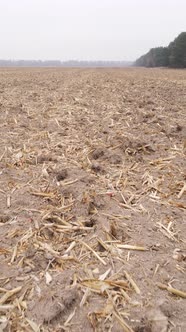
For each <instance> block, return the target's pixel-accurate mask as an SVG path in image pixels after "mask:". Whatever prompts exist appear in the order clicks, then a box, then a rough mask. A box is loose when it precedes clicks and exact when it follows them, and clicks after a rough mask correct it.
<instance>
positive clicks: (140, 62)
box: [135, 32, 186, 68]
mask: <svg viewBox="0 0 186 332" xmlns="http://www.w3.org/2000/svg"><path fill="white" fill-rule="evenodd" d="M135 65H136V66H143V67H172V68H186V32H182V33H180V34H179V36H178V37H177V38H175V40H174V41H173V42H171V43H170V44H169V45H168V46H167V47H156V48H152V49H151V50H150V51H149V52H148V53H147V54H145V55H142V56H141V57H140V58H139V59H137V60H136V62H135Z"/></svg>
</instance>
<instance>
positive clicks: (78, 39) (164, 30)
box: [0, 0, 186, 60]
mask: <svg viewBox="0 0 186 332" xmlns="http://www.w3.org/2000/svg"><path fill="white" fill-rule="evenodd" d="M182 31H186V0H0V32H1V34H0V41H1V44H0V58H1V59H3V58H4V59H42V60H44V59H59V60H68V59H77V60H97V59H98V60H104V59H107V60H135V59H136V58H137V57H139V56H140V55H142V54H144V53H145V52H147V51H148V50H149V49H150V48H151V47H156V46H166V45H167V44H168V43H169V42H170V41H172V40H173V39H174V38H175V37H176V36H177V35H178V34H179V33H180V32H182Z"/></svg>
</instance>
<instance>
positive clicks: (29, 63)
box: [0, 59, 133, 68]
mask: <svg viewBox="0 0 186 332" xmlns="http://www.w3.org/2000/svg"><path fill="white" fill-rule="evenodd" d="M132 64H133V63H132V62H130V61H78V60H69V61H60V60H45V61H42V60H1V59H0V67H80V68H81V67H118V68H120V67H128V66H131V65H132Z"/></svg>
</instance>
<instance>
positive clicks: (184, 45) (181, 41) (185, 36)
mask: <svg viewBox="0 0 186 332" xmlns="http://www.w3.org/2000/svg"><path fill="white" fill-rule="evenodd" d="M168 49H169V65H170V67H180V68H186V32H182V33H181V34H180V35H179V36H178V37H177V38H176V39H175V40H174V41H173V42H172V43H170V44H169V46H168Z"/></svg>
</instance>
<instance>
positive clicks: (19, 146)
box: [0, 69, 186, 332]
mask: <svg viewBox="0 0 186 332" xmlns="http://www.w3.org/2000/svg"><path fill="white" fill-rule="evenodd" d="M0 75H1V81H0V142H1V144H0V257H1V260H0V331H4V332H6V331H11V332H14V331H15V332H18V331H20V332H22V331H34V332H38V331H41V332H42V331H43V332H45V331H46V332H55V331H56V332H59V331H61V332H62V331H72V332H73V331H74V332H78V331H81V330H82V328H84V330H85V331H86V332H88V331H97V332H99V331H100V332H101V331H113V332H119V331H125V332H160V331H161V332H168V331H169V332H174V331H175V332H178V331H179V332H183V331H185V330H186V310H185V309H186V302H185V297H186V283H185V273H186V238H185V234H186V223H185V219H184V218H185V209H186V200H185V192H186V173H185V170H186V168H185V153H186V151H185V148H186V131H185V130H186V113H185V110H186V94H185V88H186V72H185V71H184V70H183V71H181V70H159V69H156V70H150V69H149V70H144V69H121V70H120V69H117V70H114V69H108V70H107V69H104V70H103V69H98V70H96V69H89V70H88V69H86V70H82V69H1V70H0Z"/></svg>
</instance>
